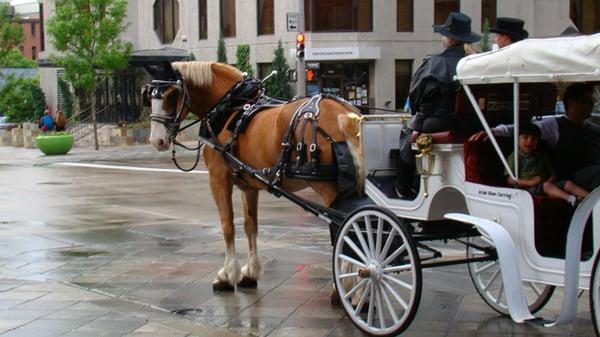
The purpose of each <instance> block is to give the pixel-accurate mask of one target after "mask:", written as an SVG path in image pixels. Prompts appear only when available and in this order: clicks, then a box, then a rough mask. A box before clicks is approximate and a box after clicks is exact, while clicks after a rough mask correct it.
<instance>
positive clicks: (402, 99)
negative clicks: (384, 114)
mask: <svg viewBox="0 0 600 337" xmlns="http://www.w3.org/2000/svg"><path fill="white" fill-rule="evenodd" d="M412 64H413V61H412V60H396V110H402V109H403V108H404V104H405V103H406V99H407V98H408V94H409V90H410V79H411V78H412Z"/></svg>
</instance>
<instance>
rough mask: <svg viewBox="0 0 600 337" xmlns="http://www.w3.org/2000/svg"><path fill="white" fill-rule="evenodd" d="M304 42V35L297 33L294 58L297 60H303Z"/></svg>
mask: <svg viewBox="0 0 600 337" xmlns="http://www.w3.org/2000/svg"><path fill="white" fill-rule="evenodd" d="M304 42H305V36H304V33H298V35H296V56H297V57H298V59H299V60H303V59H304Z"/></svg>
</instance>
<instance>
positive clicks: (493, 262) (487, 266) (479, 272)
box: [475, 261, 498, 275]
mask: <svg viewBox="0 0 600 337" xmlns="http://www.w3.org/2000/svg"><path fill="white" fill-rule="evenodd" d="M496 264H498V263H497V262H496V261H492V262H490V263H488V264H486V265H485V266H483V267H481V268H479V269H477V270H475V273H476V274H477V275H479V274H481V272H483V271H485V270H486V269H488V268H490V267H492V266H495V265H496Z"/></svg>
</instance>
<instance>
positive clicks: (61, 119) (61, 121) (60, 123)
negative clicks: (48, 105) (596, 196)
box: [55, 109, 67, 131]
mask: <svg viewBox="0 0 600 337" xmlns="http://www.w3.org/2000/svg"><path fill="white" fill-rule="evenodd" d="M55 124H56V131H65V127H66V125H67V120H66V119H65V114H64V113H63V112H62V110H60V109H58V110H57V111H56V123H55Z"/></svg>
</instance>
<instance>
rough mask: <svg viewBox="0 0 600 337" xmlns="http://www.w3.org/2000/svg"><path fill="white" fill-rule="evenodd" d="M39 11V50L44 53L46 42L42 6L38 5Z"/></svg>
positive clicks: (41, 4)
mask: <svg viewBox="0 0 600 337" xmlns="http://www.w3.org/2000/svg"><path fill="white" fill-rule="evenodd" d="M39 9H40V49H41V51H44V50H45V49H46V41H45V40H44V4H43V3H40V4H39Z"/></svg>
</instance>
